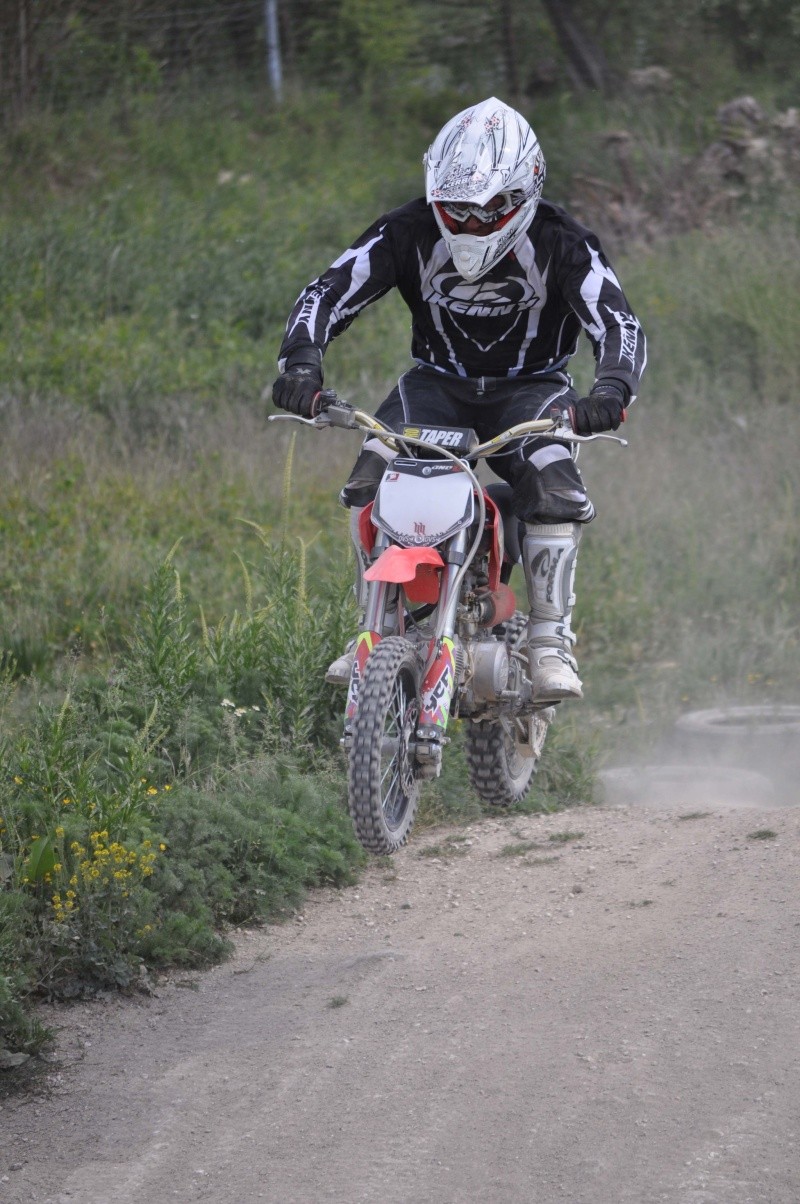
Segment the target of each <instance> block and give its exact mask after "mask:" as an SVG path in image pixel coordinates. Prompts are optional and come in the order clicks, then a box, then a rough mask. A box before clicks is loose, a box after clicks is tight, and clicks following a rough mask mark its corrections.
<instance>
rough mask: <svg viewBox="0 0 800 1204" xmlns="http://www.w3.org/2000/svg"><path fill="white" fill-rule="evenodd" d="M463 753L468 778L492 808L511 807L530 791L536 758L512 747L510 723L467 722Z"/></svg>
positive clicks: (514, 744) (514, 745)
mask: <svg viewBox="0 0 800 1204" xmlns="http://www.w3.org/2000/svg"><path fill="white" fill-rule="evenodd" d="M464 752H465V755H466V758H467V765H468V767H469V780H470V782H471V783H472V787H473V789H474V790H475V792H476V793H477V794H478V796H479V797H480V798H481V799H482V800H483V801H484V802H485V803H489V804H490V805H491V806H492V807H513V805H514V804H515V803H521V802H522V800H523V799H524V798H525V797H526V796H527V795H528V794H529V793H530V789H531V784H532V782H533V776H534V774H535V773H536V770H537V767H538V764H539V762H538V758H535V757H523V756H522V755H521V754H520V753H519V752H518V751H517V748H516V742H515V740H514V736H513V731H512V730H511V723H510V722H509V724H508V726H506V725H505V724H504V723H503V722H501V721H500V720H496V721H495V722H491V723H475V722H469V723H468V724H467V730H466V737H465V740H464Z"/></svg>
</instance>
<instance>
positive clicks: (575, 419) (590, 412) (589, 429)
mask: <svg viewBox="0 0 800 1204" xmlns="http://www.w3.org/2000/svg"><path fill="white" fill-rule="evenodd" d="M625 400H626V398H625V390H624V389H623V388H622V386H621V385H613V384H610V383H604V384H599V385H595V387H594V388H593V389H592V391H591V393H590V394H589V396H588V397H581V398H579V399H578V401H576V402H575V404H574V406H572V407H571V410H572V425H573V427H574V430H575V434H576V435H599V434H600V433H601V431H615V430H616V429H617V427H618V426H619V424H620V423H621V422H624V421H625Z"/></svg>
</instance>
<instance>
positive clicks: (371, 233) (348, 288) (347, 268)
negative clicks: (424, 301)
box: [278, 217, 397, 371]
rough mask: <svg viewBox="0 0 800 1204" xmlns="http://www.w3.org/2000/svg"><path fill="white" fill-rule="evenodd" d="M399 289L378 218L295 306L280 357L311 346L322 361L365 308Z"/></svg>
mask: <svg viewBox="0 0 800 1204" xmlns="http://www.w3.org/2000/svg"><path fill="white" fill-rule="evenodd" d="M396 283H397V270H396V266H395V257H394V254H393V248H392V242H391V236H390V231H389V221H388V218H387V217H383V218H379V219H378V221H377V222H375V223H374V224H373V225H372V226H370V227H369V229H368V230H366V231H365V232H364V233H363V234H362V235H361V237H360V238H358V239H356V241H355V242H354V243H353V244H352V246H350V247H348V249H347V250H346V251H345V252H344V253H343V254H342V255H340V256H339V258H338V259H337V260H335V261H334V263H332V264H331V266H330V267H329V268H328V269H327V271H325V272H323V273H322V275H320V276H317V278H316V279H315V280H312V281H311V283H310V284H309V285H308V286H307V287H306V288H304V289H303V291H302V293H301V294H300V296H299V297H298V298H297V301H296V302H295V304H294V308H293V309H292V312H291V314H290V315H289V321H288V322H287V324H286V333H285V334H284V338H283V342H282V343H281V348H280V352H279V359H278V364H279V367H280V369H281V371H283V368H284V364H285V363H286V359H287V357H288V356H289V355H290V354H291V353H292V352H293V351H296V350H299V349H300V348H304V347H308V346H309V345H312V346H314V347H316V348H318V349H319V352H320V354H321V355H324V353H325V349H326V347H327V346H328V344H329V343H330V342H331V340H332V339H335V338H336V336H337V335H340V334H341V333H342V331H343V330H346V329H347V327H348V326H349V325H350V323H351V322H352V321H353V319H354V318H356V317H357V316H358V314H360V313H361V310H362V309H364V308H365V307H366V306H367V305H371V304H372V302H373V301H377V300H378V298H379V297H382V296H384V294H385V293H388V292H389V290H390V289H392V288H394V286H395V284H396Z"/></svg>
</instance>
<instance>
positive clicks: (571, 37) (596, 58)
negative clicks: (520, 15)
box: [542, 0, 609, 92]
mask: <svg viewBox="0 0 800 1204" xmlns="http://www.w3.org/2000/svg"><path fill="white" fill-rule="evenodd" d="M542 5H543V7H544V10H545V12H546V13H547V15H548V17H549V18H550V22H551V24H552V26H553V29H554V30H555V34H556V37H557V38H558V44H559V46H560V47H561V49H562V51H563V53H564V56H565V58H566V60H567V72H568V74H569V77H570V82H571V83H572V85H573V87H574V88H576V89H577V90H578V91H581V92H587V91H590V90H592V89H595V90H596V91H598V92H605V91H606V89H607V87H608V83H609V74H608V63H607V62H606V56H605V55H604V54H603V51H602V50H601V48H600V47H599V46H598V45H597V43H596V42H595V41H594V40H593V39H592V38H591V37H589V35H588V34H587V33H586V30H585V29H584V28H583V26H582V25H581V23H580V21H579V20H578V18H577V16H576V15H575V10H574V8H573V6H572V3H571V0H542Z"/></svg>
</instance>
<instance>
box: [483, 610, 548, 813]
mask: <svg viewBox="0 0 800 1204" xmlns="http://www.w3.org/2000/svg"><path fill="white" fill-rule="evenodd" d="M495 631H496V632H497V634H498V635H502V637H503V639H504V640H505V642H506V645H507V646H508V651H509V656H510V659H511V673H512V680H511V681H509V685H514V681H513V678H514V677H515V676H516V677H519V675H521V674H522V672H523V668H522V666H523V665H524V666H526V668H527V651H526V639H527V631H528V618H527V615H524V614H523V613H522V611H519V610H517V611H515V612H514V614H513V615H512V616H511V618H510V619H509V620H508V621H507V622H506V623H503V624H500V625H499V626H498V627H496V628H495ZM525 671H526V670H525ZM553 714H554V711H553V708H552V707H547V708H546V709H544V710H541V711H536V712H534V714H533V715H531V716H528V715H525V716H523V715H506V716H503V717H502V718H499V719H492V720H487V721H484V722H483V723H478V722H475V721H474V720H473V721H471V722H468V723H467V730H466V739H465V749H464V751H465V755H466V758H467V766H468V767H469V779H470V782H471V783H472V786H473V788H474V790H475V791H476V793H477V794H478V795H479V796H480V798H481V799H483V801H484V802H485V803H489V804H490V805H491V806H493V807H511V806H513V805H514V803H519V802H522V800H523V799H524V798H525V797H526V796H527V795H528V794H529V793H530V789H531V784H532V781H533V775H534V774H535V773H536V770H537V768H538V765H539V758H540V757H541V755H542V748H543V747H544V741H545V737H546V735H547V729H548V727H549V725H550V722H551V720H552V718H553Z"/></svg>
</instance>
